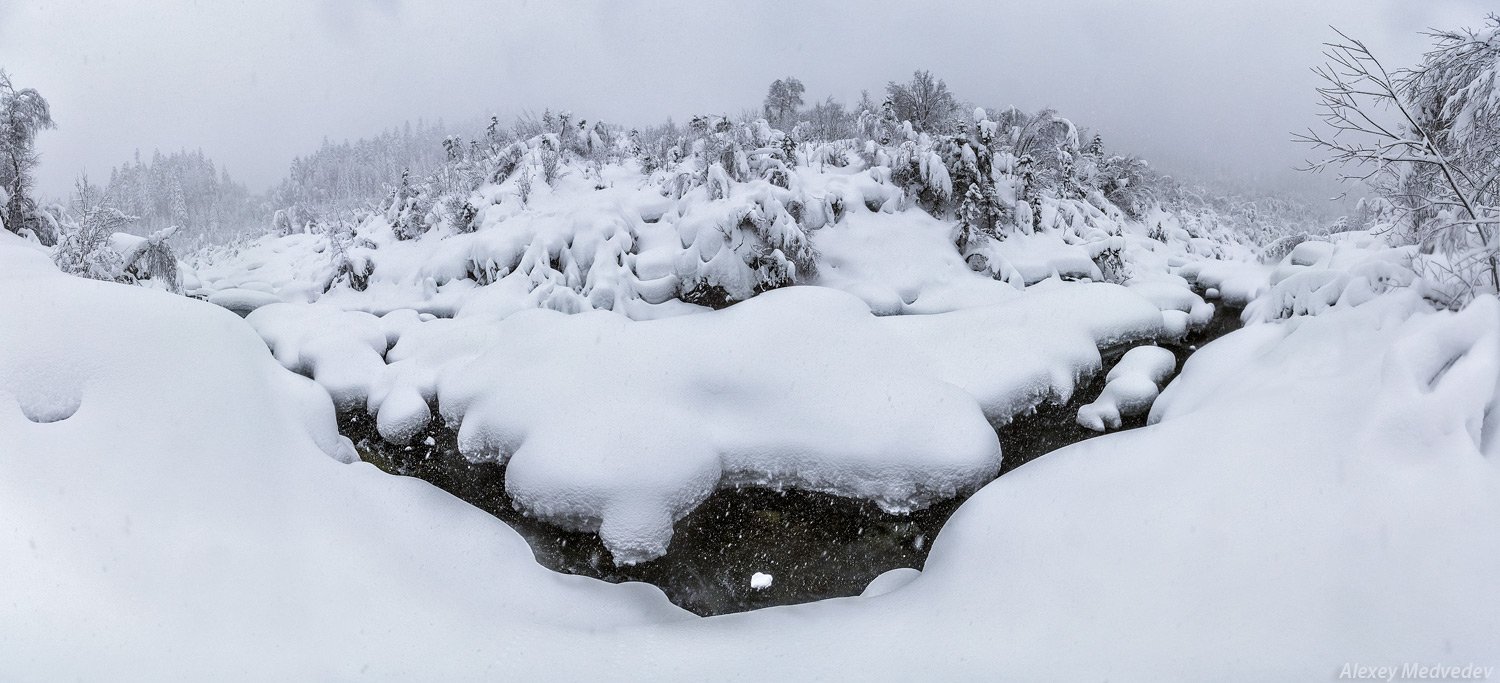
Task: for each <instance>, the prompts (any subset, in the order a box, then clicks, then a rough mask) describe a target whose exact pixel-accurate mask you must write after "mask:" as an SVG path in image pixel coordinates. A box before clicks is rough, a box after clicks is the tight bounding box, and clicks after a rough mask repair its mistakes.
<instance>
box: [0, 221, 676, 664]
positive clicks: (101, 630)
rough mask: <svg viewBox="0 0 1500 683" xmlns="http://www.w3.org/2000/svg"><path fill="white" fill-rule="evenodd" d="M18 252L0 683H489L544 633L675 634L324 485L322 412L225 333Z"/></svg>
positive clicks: (1, 323)
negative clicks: (339, 682)
mask: <svg viewBox="0 0 1500 683" xmlns="http://www.w3.org/2000/svg"><path fill="white" fill-rule="evenodd" d="M19 242H20V240H19V239H18V238H15V237H14V236H12V235H10V234H9V233H0V287H3V289H4V290H5V291H6V292H7V296H6V297H4V298H3V299H0V520H4V523H3V525H0V643H4V646H3V648H0V649H3V651H4V654H3V656H0V678H4V679H7V680H57V679H75V678H82V679H90V680H120V679H132V678H140V679H146V680H151V679H154V680H161V679H181V680H190V679H200V680H202V679H210V678H212V679H223V678H231V679H251V680H255V679H258V680H267V679H282V680H285V679H349V678H358V677H361V676H371V677H375V678H385V679H408V680H410V679H414V678H428V677H432V676H436V677H438V678H447V677H449V676H448V674H454V675H458V674H462V675H463V676H465V677H487V678H494V677H503V676H505V675H507V672H509V671H514V669H512V668H510V664H509V663H508V662H509V661H510V658H511V657H512V656H514V655H515V654H516V653H517V652H519V651H522V650H523V649H524V650H525V651H526V652H530V653H532V656H536V657H538V658H542V657H545V656H546V655H544V654H542V653H544V652H553V653H557V654H556V656H559V657H561V658H570V657H576V654H574V655H566V654H562V653H561V651H564V650H566V649H567V645H566V643H567V642H568V636H557V635H556V634H557V633H558V632H559V631H578V632H583V631H584V630H587V629H595V628H609V627H616V626H619V625H623V624H628V623H642V622H647V621H650V622H661V621H672V620H677V619H682V618H687V617H689V616H690V615H688V614H686V613H685V612H681V611H680V610H678V609H676V608H675V607H672V606H671V605H670V604H668V603H667V602H666V600H665V598H664V597H663V596H662V595H661V593H660V591H658V590H657V589H655V588H654V587H650V586H646V585H644V584H623V585H612V584H606V583H603V582H599V581H594V580H591V579H585V578H582V577H573V576H564V575H561V574H555V573H552V572H550V571H547V570H545V569H543V568H542V567H540V566H538V565H537V564H536V563H535V561H534V560H533V559H532V554H531V550H530V548H528V547H527V545H526V543H525V541H523V540H522V539H521V537H520V536H519V535H517V534H516V533H515V532H514V531H512V530H511V529H510V528H509V527H507V526H505V525H504V524H503V523H501V522H500V521H498V520H496V519H494V518H493V517H490V516H489V515H487V514H485V513H484V512H482V511H480V510H478V509H476V508H473V507H471V506H469V505H468V504H466V503H464V502H462V501H459V500H458V499H456V498H453V497H451V496H449V495H448V494H446V493H443V492H442V491H439V490H438V489H436V488H434V487H432V486H431V485H429V484H427V483H425V482H422V481H419V480H416V479H409V478H405V477H392V476H389V475H387V474H384V473H382V472H380V471H379V470H377V469H375V468H374V467H373V466H370V465H367V464H362V463H357V464H353V465H344V464H340V463H339V462H336V461H335V459H334V458H340V459H343V460H352V457H353V450H352V447H351V446H350V444H349V442H348V440H347V439H344V438H343V437H341V436H339V435H338V433H337V432H336V431H335V424H334V419H333V405H332V404H331V402H330V401H329V398H328V395H327V394H326V393H325V392H323V391H321V390H319V389H318V388H317V386H316V385H314V384H312V383H311V382H310V381H308V380H307V379H304V378H302V377H299V376H297V375H294V374H292V373H289V372H286V371H285V370H283V369H282V368H280V367H278V366H277V365H276V364H275V363H274V362H273V361H272V360H271V358H270V356H268V355H267V354H266V352H265V346H264V344H263V343H262V342H261V340H260V339H258V338H257V337H256V335H255V334H254V333H252V332H251V330H250V328H249V327H247V326H246V325H245V323H244V322H243V321H241V320H240V319H239V318H238V317H236V316H235V315H234V314H232V313H230V312H228V311H225V310H223V309H221V308H219V307H216V306H212V305H209V304H205V303H202V302H197V301H191V300H188V299H185V298H183V297H180V296H174V295H170V294H166V293H164V292H160V291H155V290H147V289H142V288H136V287H128V286H123V285H117V284H113V283H102V282H95V281H90V280H82V279H77V278H72V277H68V276H64V275H62V274H60V273H58V272H56V270H55V269H53V267H52V265H51V263H50V262H49V261H48V259H47V258H46V256H45V255H44V254H39V253H37V252H35V251H34V250H31V249H28V248H26V247H24V246H18V244H17V243H19ZM330 456H334V458H331V457H330ZM518 630H524V631H525V632H526V633H527V634H528V635H526V636H524V638H522V640H524V641H525V647H524V648H523V647H522V645H521V644H520V643H519V642H518V641H517V635H516V634H517V631H518ZM550 643H556V644H550ZM458 653H462V656H458ZM445 662H446V663H445ZM525 670H529V671H533V672H542V671H545V668H544V667H543V666H542V665H541V661H537V662H536V663H535V664H533V665H531V666H529V667H526V668H525Z"/></svg>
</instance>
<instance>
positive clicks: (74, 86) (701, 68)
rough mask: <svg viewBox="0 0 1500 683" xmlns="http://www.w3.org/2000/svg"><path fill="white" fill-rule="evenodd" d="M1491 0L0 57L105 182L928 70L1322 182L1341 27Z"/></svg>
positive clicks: (196, 33)
mask: <svg viewBox="0 0 1500 683" xmlns="http://www.w3.org/2000/svg"><path fill="white" fill-rule="evenodd" d="M1487 4H1488V3H1486V2H1482V1H1481V0H1405V1H1402V0H1370V1H1367V0H1333V1H1326V2H1317V3H1309V2H1305V0H1264V1H1259V2H1225V3H1200V2H1173V3H1168V2H1145V3H1127V2H1104V1H1091V0H1053V1H1050V2H1033V3H1013V2H1006V3H994V2H953V3H933V2H927V3H906V2H902V3H894V2H858V3H820V4H818V5H816V6H810V5H809V4H808V3H801V2H790V1H786V2H783V1H773V2H761V3H748V2H747V3H742V4H737V5H728V4H718V3H715V4H712V5H709V4H705V3H698V2H679V1H668V2H650V3H645V2H622V1H608V0H593V1H587V2H576V3H568V4H567V5H566V6H559V4H558V3H551V2H497V3H489V2H477V1H455V2H444V3H417V2H412V1H411V0H317V1H315V2H306V1H303V0H260V1H258V2H184V1H175V0H142V1H136V2H81V1H78V0H62V1H59V0H38V1H20V2H17V1H15V0H7V1H6V2H4V3H0V66H3V67H4V68H6V69H7V70H8V71H10V73H11V75H12V77H13V78H14V80H15V82H16V84H17V85H18V86H20V87H32V88H36V89H38V90H39V91H41V93H42V94H43V95H44V96H45V97H46V98H47V99H48V100H49V101H50V102H51V104H52V112H53V115H54V118H55V119H56V121H57V123H58V126H59V128H58V129H57V130H53V131H47V132H44V133H42V134H41V135H40V137H39V139H38V149H39V151H40V152H41V154H42V155H43V159H42V166H41V167H40V169H39V174H38V175H39V189H40V191H41V192H42V193H43V194H44V195H48V196H54V197H61V196H63V195H65V194H66V193H67V192H68V190H69V188H70V187H71V185H72V183H73V180H74V178H76V177H77V175H78V174H79V173H80V172H84V171H87V172H88V173H89V174H90V175H91V176H92V177H94V178H96V179H107V177H108V173H109V170H110V168H111V167H113V166H116V165H119V164H122V163H124V162H126V161H128V160H130V159H131V158H132V157H133V156H134V154H135V152H136V151H137V150H139V151H140V152H141V154H142V155H143V156H149V155H150V154H151V152H152V151H153V150H157V149H159V150H162V151H164V152H168V151H175V150H178V149H202V150H203V152H204V153H205V154H206V155H208V156H209V157H210V158H212V159H214V160H215V161H217V162H218V163H219V164H220V166H221V167H222V168H224V169H227V170H228V171H229V172H230V173H231V174H232V175H233V176H234V177H235V178H236V179H237V180H239V181H240V182H243V183H246V184H247V185H248V186H249V188H250V189H251V190H253V191H261V190H264V189H266V188H268V187H269V186H271V185H272V184H273V183H275V182H277V181H278V180H279V179H280V178H282V177H283V176H284V175H285V174H286V172H287V167H288V164H289V162H290V161H291V159H292V158H293V157H295V156H298V155H306V154H308V153H310V152H312V151H314V150H315V149H316V148H317V147H318V145H319V144H320V142H321V141H322V140H324V139H325V138H328V139H331V140H334V141H338V140H342V139H345V138H350V139H352V138H358V137H361V136H369V135H373V134H376V133H379V132H380V131H382V130H385V129H390V128H395V127H399V126H400V125H401V124H402V123H403V122H405V121H413V122H415V121H417V120H419V119H425V120H427V121H435V120H437V119H444V120H446V121H447V122H448V123H449V124H464V123H467V122H470V121H479V120H481V118H482V117H483V118H487V117H488V116H489V115H490V114H498V115H500V116H501V117H502V119H505V118H507V117H509V116H512V115H515V114H517V113H520V112H522V111H524V110H533V111H541V110H542V109H544V108H551V109H554V110H560V109H567V110H571V111H573V112H574V113H575V114H576V115H577V116H579V117H584V118H590V119H604V120H608V121H611V122H614V123H619V124H622V125H626V126H635V125H649V124H652V123H656V122H659V121H662V120H664V119H666V118H667V117H673V118H675V119H676V120H678V121H684V120H686V119H687V118H688V117H689V116H691V115H693V114H698V113H727V114H731V115H733V114H738V113H739V112H741V111H743V110H746V109H751V108H757V107H758V106H759V105H760V103H761V100H762V98H763V97H764V95H765V92H766V87H767V85H768V84H769V83H770V82H771V81H772V80H774V79H776V78H781V77H785V76H788V75H791V76H796V77H797V78H799V79H801V80H802V82H803V83H805V84H806V86H807V93H806V100H807V102H808V103H809V104H811V103H813V102H816V101H819V100H822V99H823V98H825V97H828V96H832V97H834V98H836V99H838V100H841V101H843V102H844V103H846V104H848V105H853V104H854V103H856V102H857V101H858V100H859V97H860V92H861V90H869V91H870V92H871V93H872V95H874V96H875V97H876V98H877V99H879V97H880V96H881V92H882V88H883V86H884V84H885V83H886V82H887V81H889V80H905V79H908V78H910V76H911V73H912V71H913V70H916V69H930V70H931V71H932V72H933V73H934V75H937V76H939V77H941V78H943V79H944V80H946V81H947V83H948V85H949V86H950V87H951V88H952V89H953V90H954V92H955V93H956V94H957V95H958V96H959V98H960V99H961V100H963V101H967V102H972V103H975V104H980V105H984V106H989V107H1004V106H1008V105H1015V106H1018V107H1020V108H1022V109H1025V110H1028V111H1030V110H1036V109H1039V108H1041V107H1044V106H1050V107H1055V108H1056V109H1058V110H1059V112H1060V113H1061V114H1062V115H1063V116H1066V117H1069V118H1071V119H1072V120H1074V121H1075V122H1076V123H1077V124H1079V125H1080V126H1083V127H1087V128H1089V129H1091V130H1094V131H1097V132H1099V133H1101V134H1102V135H1103V136H1104V139H1105V140H1106V141H1107V143H1108V144H1109V145H1110V146H1111V147H1114V148H1117V149H1122V150H1126V151H1129V152H1132V153H1136V154H1140V155H1142V156H1144V157H1145V158H1147V159H1150V160H1152V162H1153V163H1154V164H1155V165H1156V166H1157V167H1158V168H1159V169H1162V170H1165V171H1167V172H1170V173H1178V174H1180V175H1182V176H1184V177H1185V179H1190V180H1209V181H1218V182H1235V183H1238V184H1242V185H1244V186H1246V187H1252V188H1256V189H1264V190H1275V191H1281V192H1288V193H1292V194H1297V195H1300V196H1304V197H1307V198H1309V199H1312V198H1322V197H1327V196H1332V195H1333V194H1335V193H1336V192H1337V191H1338V188H1337V187H1336V186H1335V185H1334V184H1333V183H1332V181H1331V180H1329V179H1314V178H1309V177H1308V176H1306V175H1305V174H1300V173H1297V172H1296V171H1294V170H1292V167H1293V166H1295V165H1297V164H1298V163H1300V162H1301V161H1303V160H1304V159H1306V158H1307V157H1308V155H1309V154H1308V150H1306V149H1304V148H1302V147H1301V146H1299V145H1297V144H1295V143H1293V142H1291V135H1290V134H1291V132H1292V131H1295V130H1303V129H1305V128H1307V127H1308V126H1309V125H1313V124H1315V123H1316V122H1317V119H1316V115H1315V114H1316V109H1315V104H1316V102H1315V95H1314V92H1313V88H1314V87H1315V85H1316V82H1315V81H1316V79H1315V77H1314V76H1313V75H1312V74H1311V73H1310V72H1309V68H1310V67H1311V66H1313V65H1315V64H1319V63H1321V62H1322V57H1321V51H1322V45H1321V43H1322V42H1323V41H1325V40H1327V39H1329V38H1330V37H1332V35H1333V34H1332V32H1331V31H1330V30H1329V29H1328V25H1329V24H1334V25H1337V26H1338V27H1339V28H1340V29H1343V30H1344V31H1346V32H1348V33H1350V34H1351V35H1353V36H1355V37H1358V38H1361V39H1363V40H1365V41H1366V42H1367V43H1369V44H1370V46H1371V47H1372V48H1373V49H1374V50H1375V51H1376V53H1377V54H1378V55H1380V56H1381V58H1382V59H1383V60H1385V61H1386V63H1387V64H1388V65H1390V66H1392V67H1399V66H1403V65H1408V64H1412V63H1415V62H1416V61H1417V59H1418V56H1419V55H1420V53H1421V52H1422V50H1423V49H1424V47H1425V46H1426V45H1427V41H1426V40H1425V39H1424V38H1423V37H1422V36H1421V35H1420V34H1421V31H1423V30H1424V29H1427V28H1429V27H1456V26H1473V25H1476V24H1478V23H1479V21H1480V20H1481V19H1482V18H1483V16H1484V13H1485V12H1486V11H1487V10H1492V9H1493V7H1489V6H1487Z"/></svg>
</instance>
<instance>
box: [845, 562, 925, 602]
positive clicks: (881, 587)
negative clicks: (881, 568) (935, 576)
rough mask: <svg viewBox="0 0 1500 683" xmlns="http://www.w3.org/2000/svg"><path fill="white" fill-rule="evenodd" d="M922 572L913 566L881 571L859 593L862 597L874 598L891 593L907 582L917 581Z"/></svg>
mask: <svg viewBox="0 0 1500 683" xmlns="http://www.w3.org/2000/svg"><path fill="white" fill-rule="evenodd" d="M921 575H922V572H921V570H918V569H913V568H911V567H897V568H895V569H892V570H890V571H887V572H883V573H881V575H880V576H877V577H875V578H874V579H873V580H871V581H870V583H869V584H868V585H866V586H865V590H864V591H863V592H861V593H860V594H859V597H862V598H874V597H879V596H881V595H885V594H886V593H890V592H891V591H894V590H896V589H898V588H901V587H902V586H905V585H906V584H909V583H911V582H912V581H915V580H916V578H917V577H918V576H921Z"/></svg>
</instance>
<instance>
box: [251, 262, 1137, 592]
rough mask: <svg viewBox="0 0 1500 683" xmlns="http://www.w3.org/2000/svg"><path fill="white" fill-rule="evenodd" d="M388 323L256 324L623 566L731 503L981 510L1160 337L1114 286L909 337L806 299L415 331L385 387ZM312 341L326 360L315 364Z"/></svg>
mask: <svg viewBox="0 0 1500 683" xmlns="http://www.w3.org/2000/svg"><path fill="white" fill-rule="evenodd" d="M297 316H312V317H314V318H317V321H312V320H309V319H302V318H298V317H297ZM361 316H362V317H361ZM374 320H375V319H374V318H373V317H372V316H369V315H368V314H363V313H349V312H344V311H340V310H338V309H336V308H333V307H323V306H307V305H299V306H290V305H288V306H286V307H268V308H267V309H265V310H264V311H261V312H257V313H256V314H253V315H252V316H251V318H250V319H249V321H250V322H251V323H252V324H254V325H256V327H257V328H258V329H260V330H261V332H262V334H263V336H265V337H266V340H267V342H268V343H270V345H271V346H272V348H273V349H275V351H276V357H277V358H278V359H280V360H281V361H282V362H283V364H284V365H286V367H288V368H289V369H293V370H296V371H298V372H304V373H309V374H311V376H313V377H314V378H315V379H318V381H319V382H320V383H324V384H325V386H328V388H329V389H330V391H331V393H333V395H334V396H335V397H336V398H337V399H338V403H339V405H340V406H341V407H344V408H345V409H347V407H348V406H350V405H353V404H354V403H356V402H357V400H358V398H359V397H361V396H364V397H367V409H368V410H369V412H370V413H371V414H373V415H375V416H376V420H377V427H378V429H379V431H380V433H381V435H382V436H383V437H385V438H386V439H387V440H389V441H391V442H392V443H397V444H402V443H406V442H407V441H408V440H409V439H411V438H412V437H414V436H415V435H416V434H417V433H419V432H420V431H421V430H422V429H423V428H425V427H426V426H427V425H428V424H429V423H430V422H431V420H432V418H433V414H434V411H433V410H432V408H433V406H436V407H437V412H438V413H440V414H441V416H442V418H443V419H444V421H445V422H446V423H447V424H449V425H450V426H455V427H457V428H458V430H459V447H460V449H461V451H462V452H463V454H464V455H465V456H466V457H468V458H470V459H471V460H494V461H497V462H502V463H506V464H507V472H506V489H507V491H508V492H509V494H510V495H511V496H512V498H513V500H514V501H515V503H516V505H517V506H518V507H519V508H520V509H522V510H524V511H525V512H527V513H528V514H530V515H533V516H536V517H540V518H542V519H545V520H548V521H550V522H553V523H555V524H558V525H561V526H564V527H568V528H573V529H578V530H584V531H598V532H599V534H600V536H601V538H603V540H604V542H605V544H606V546H607V547H608V548H609V549H610V551H611V553H612V555H613V556H614V559H615V561H617V562H622V563H629V562H639V561H644V560H648V559H651V558H653V557H656V556H659V555H661V554H662V553H664V552H665V550H666V548H667V546H668V543H669V542H670V539H671V534H672V525H673V523H674V522H675V521H676V520H678V519H680V518H682V517H683V516H684V515H686V514H687V513H688V512H690V511H691V510H692V509H693V508H695V507H696V506H697V505H698V504H699V503H701V502H702V501H703V500H704V499H705V498H707V496H708V495H709V494H711V493H712V492H713V491H714V490H715V489H717V488H719V487H721V486H732V485H746V484H752V485H758V486H769V487H773V488H787V487H790V488H799V489H805V490H814V491H822V492H827V493H833V494H836V495H841V496H849V497H857V498H863V499H867V500H871V501H874V502H876V503H877V504H879V505H880V506H882V507H883V508H885V509H887V510H892V511H907V510H912V509H916V508H921V507H925V506H926V505H929V504H931V503H932V502H934V501H936V500H941V499H944V498H948V497H952V496H954V495H956V494H958V493H960V492H964V491H970V490H973V489H975V488H977V487H978V486H980V485H982V484H983V483H984V482H986V481H988V480H989V479H991V478H993V477H994V476H995V475H996V473H997V472H998V470H999V466H1000V462H1001V460H1000V458H1001V454H1000V451H999V445H998V443H997V441H996V437H995V433H994V431H993V428H992V425H994V424H1003V423H1005V422H1008V421H1009V420H1010V419H1011V418H1013V417H1014V416H1016V415H1018V414H1020V413H1022V412H1025V411H1027V410H1030V409H1032V408H1034V407H1035V406H1036V405H1038V404H1040V403H1041V402H1043V401H1049V400H1050V401H1065V400H1066V399H1067V397H1069V396H1070V395H1071V394H1072V392H1073V391H1074V389H1075V387H1076V385H1077V383H1078V382H1079V381H1080V380H1081V379H1083V378H1085V377H1087V376H1089V375H1091V374H1092V373H1094V372H1097V371H1098V369H1099V367H1100V365H1101V361H1100V357H1099V352H1098V349H1099V348H1101V347H1104V346H1109V345H1113V344H1118V343H1126V342H1131V341H1136V340H1142V339H1154V338H1156V337H1157V336H1159V335H1160V334H1161V333H1162V329H1163V324H1162V313H1161V311H1159V310H1158V309H1157V308H1156V306H1154V305H1152V304H1150V303H1149V302H1148V301H1146V300H1144V299H1142V298H1141V297H1139V296H1137V295H1135V294H1134V293H1132V292H1131V290H1129V289H1126V288H1123V287H1119V286H1116V285H1107V284H1067V285H1062V284H1061V283H1059V285H1058V286H1056V287H1052V288H1046V287H1042V288H1038V289H1037V290H1036V291H1034V292H1028V293H1026V294H1025V295H1024V296H1022V295H1019V294H1016V293H1012V294H1010V295H1009V296H1008V297H1007V300H1006V301H1005V302H1004V303H1001V304H995V305H989V306H973V307H969V308H964V309H961V310H957V311H952V312H948V313H940V314H931V315H917V316H895V317H877V316H874V315H872V314H871V311H870V310H869V308H868V307H867V306H865V305H864V304H863V303H862V302H861V301H860V300H859V299H856V298H855V297H853V296H851V295H849V294H845V293H842V292H838V291H835V290H831V289H826V288H813V287H793V288H787V289H782V290H776V291H773V292H768V293H766V294H763V295H760V296H758V297H755V298H754V299H751V300H749V301H746V302H743V303H741V304H738V305H736V306H733V307H730V308H728V309H725V310H722V311H716V312H711V313H704V314H699V315H692V316H681V317H671V318H665V319H661V320H643V321H631V320H629V319H627V318H625V317H622V316H618V315H614V314H612V313H609V312H604V311H595V312H590V313H580V314H575V315H563V314H559V313H556V312H553V311H546V310H535V309H527V310H524V311H521V312H518V313H513V314H511V315H509V316H508V317H504V318H493V317H487V316H478V315H473V316H466V317H463V318H458V319H437V320H431V321H428V322H415V323H410V324H408V325H407V326H406V328H405V331H404V332H402V334H401V335H400V337H399V340H398V342H397V343H396V345H395V346H393V347H392V348H391V349H390V351H389V352H387V353H386V357H385V360H386V362H388V363H389V364H388V365H384V366H381V365H379V351H380V349H381V348H382V347H383V345H384V341H385V339H386V338H385V337H382V336H381V335H380V334H379V333H378V330H377V329H375V328H374V327H372V326H373V321H374ZM361 321H362V323H363V325H362V324H361ZM282 329H285V330H288V331H289V332H285V333H282V332H279V331H278V330H282ZM300 330H309V331H311V332H309V333H307V334H310V335H311V337H310V338H314V339H317V340H318V342H319V344H320V345H319V346H317V347H315V348H313V349H312V351H309V349H308V348H305V347H303V346H299V345H300V344H302V343H303V341H302V337H300V336H299V335H302V334H304V333H302V332H299V331H300ZM313 352H316V353H318V354H321V355H312V353H313ZM323 363H330V364H331V365H329V366H325V365H323ZM356 363H357V364H359V367H360V369H359V370H358V371H354V370H352V369H350V370H349V371H348V372H343V371H339V372H334V371H333V370H330V371H329V372H330V373H332V377H333V379H332V380H329V379H327V377H326V376H325V373H324V369H325V367H331V368H333V369H334V370H338V369H341V368H353V367H354V365H355V364H356ZM747 368H753V369H754V370H753V371H750V372H747V371H746V369H747ZM345 378H350V381H348V382H345V381H344V379H345ZM354 378H362V382H363V384H361V383H360V381H355V379H354ZM770 425H774V428H769V429H768V426H770Z"/></svg>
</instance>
